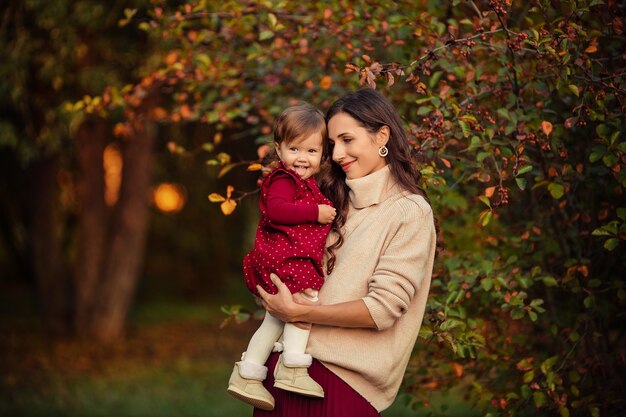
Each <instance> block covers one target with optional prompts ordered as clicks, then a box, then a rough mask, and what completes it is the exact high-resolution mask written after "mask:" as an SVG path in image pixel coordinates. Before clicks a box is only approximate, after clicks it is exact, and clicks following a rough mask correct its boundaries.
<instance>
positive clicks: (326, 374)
mask: <svg viewBox="0 0 626 417" xmlns="http://www.w3.org/2000/svg"><path fill="white" fill-rule="evenodd" d="M278 358H279V354H278V353H276V352H274V353H272V354H271V355H270V357H269V359H268V360H267V363H266V365H267V369H268V372H267V379H266V380H265V382H264V383H263V384H264V385H265V388H267V389H268V390H269V392H271V393H272V395H273V396H274V399H275V400H276V407H275V408H274V410H273V411H263V410H259V409H258V408H255V409H254V414H253V417H380V413H378V412H377V411H376V409H375V408H374V407H372V405H371V404H370V403H368V402H367V400H366V399H365V398H363V397H362V396H361V395H360V394H359V393H358V392H356V391H355V390H354V389H353V388H352V387H350V385H348V384H347V383H345V382H344V381H343V380H342V379H341V378H339V377H338V376H337V375H335V374H334V373H332V372H331V371H330V370H328V369H327V368H326V367H324V365H322V364H321V363H320V362H319V361H318V360H316V359H313V364H312V365H311V367H310V368H309V375H310V376H311V378H313V379H314V380H315V381H317V383H318V384H320V385H321V386H322V388H324V398H311V397H305V396H304V395H300V394H295V393H293V392H289V391H285V390H282V389H278V388H274V375H273V374H274V367H275V366H276V362H277V361H278Z"/></svg>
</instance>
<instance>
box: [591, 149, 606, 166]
mask: <svg viewBox="0 0 626 417" xmlns="http://www.w3.org/2000/svg"><path fill="white" fill-rule="evenodd" d="M604 155H606V147H604V146H596V147H594V148H593V150H592V151H591V154H590V155H589V162H591V163H593V162H596V161H598V160H600V159H602V157H603V156H604Z"/></svg>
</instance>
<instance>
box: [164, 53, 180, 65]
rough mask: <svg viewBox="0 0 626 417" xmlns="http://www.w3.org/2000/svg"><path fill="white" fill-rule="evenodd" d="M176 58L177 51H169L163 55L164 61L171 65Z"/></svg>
mask: <svg viewBox="0 0 626 417" xmlns="http://www.w3.org/2000/svg"><path fill="white" fill-rule="evenodd" d="M177 60H178V53H177V52H170V53H169V54H167V56H166V57H165V63H166V64H167V65H173V64H174V63H175V62H176V61H177Z"/></svg>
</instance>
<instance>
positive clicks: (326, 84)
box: [320, 75, 333, 90]
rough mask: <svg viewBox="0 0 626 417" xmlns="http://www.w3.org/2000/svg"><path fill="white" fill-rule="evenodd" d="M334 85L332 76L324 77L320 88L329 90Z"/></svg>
mask: <svg viewBox="0 0 626 417" xmlns="http://www.w3.org/2000/svg"><path fill="white" fill-rule="evenodd" d="M332 84H333V79H332V78H330V75H324V76H323V77H322V80H321V81H320V88H321V89H322V90H328V89H329V88H330V86H331V85H332Z"/></svg>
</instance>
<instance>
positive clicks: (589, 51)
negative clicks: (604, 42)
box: [585, 44, 598, 54]
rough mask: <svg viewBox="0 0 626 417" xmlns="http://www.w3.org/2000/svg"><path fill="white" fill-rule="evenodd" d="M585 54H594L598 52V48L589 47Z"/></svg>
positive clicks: (594, 46)
mask: <svg viewBox="0 0 626 417" xmlns="http://www.w3.org/2000/svg"><path fill="white" fill-rule="evenodd" d="M585 52H587V53H588V54H593V53H594V52H598V47H597V46H596V45H593V44H591V45H589V46H588V47H587V49H585Z"/></svg>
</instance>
